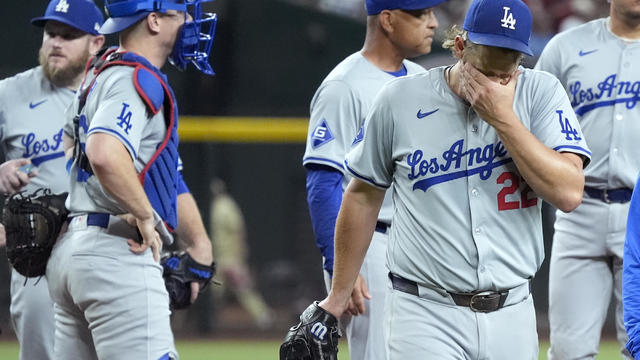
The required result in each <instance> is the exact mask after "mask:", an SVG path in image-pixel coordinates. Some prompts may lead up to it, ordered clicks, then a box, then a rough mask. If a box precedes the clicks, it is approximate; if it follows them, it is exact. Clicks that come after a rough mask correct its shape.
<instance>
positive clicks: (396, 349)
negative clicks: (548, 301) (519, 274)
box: [383, 284, 538, 360]
mask: <svg viewBox="0 0 640 360" xmlns="http://www.w3.org/2000/svg"><path fill="white" fill-rule="evenodd" d="M389 287H391V285H390V284H389ZM437 296H440V298H441V300H439V301H436V300H433V299H429V298H423V297H418V296H415V295H411V294H407V293H404V292H401V291H398V290H390V292H389V294H388V295H387V304H386V307H385V313H386V314H385V323H384V326H383V327H384V329H385V339H386V341H387V342H388V346H389V347H388V349H387V351H388V357H387V359H388V360H424V359H438V360H468V359H478V360H513V359H519V360H537V359H538V334H537V330H536V317H535V310H534V307H533V297H532V296H531V295H528V296H527V297H526V298H525V299H524V300H522V301H519V302H517V303H515V304H512V305H509V306H505V307H504V308H502V309H500V310H497V311H494V312H490V313H478V312H473V311H472V310H471V309H470V308H467V307H461V306H456V305H455V304H454V303H453V301H452V300H450V298H447V299H449V300H450V303H445V302H443V301H444V297H442V296H441V295H437ZM507 301H509V299H507Z"/></svg>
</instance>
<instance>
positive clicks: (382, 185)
mask: <svg viewBox="0 0 640 360" xmlns="http://www.w3.org/2000/svg"><path fill="white" fill-rule="evenodd" d="M344 167H345V168H346V169H347V170H348V171H349V172H350V173H351V175H353V176H354V177H356V178H358V179H360V180H363V181H366V182H368V183H369V184H371V185H373V186H376V187H379V188H383V189H388V188H389V185H384V184H378V183H377V182H375V180H373V179H371V178H368V177H366V176H364V175H360V174H358V173H357V172H356V171H355V170H353V169H352V168H350V167H349V163H347V160H345V161H344Z"/></svg>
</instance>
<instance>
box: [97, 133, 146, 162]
mask: <svg viewBox="0 0 640 360" xmlns="http://www.w3.org/2000/svg"><path fill="white" fill-rule="evenodd" d="M94 132H106V133H110V134H114V135H116V136H117V137H118V138H119V139H121V140H122V142H123V143H125V144H126V145H127V147H128V148H129V149H130V150H131V153H132V155H133V158H134V159H136V158H137V157H138V154H137V153H136V150H135V149H134V148H133V146H131V143H130V142H129V140H127V139H126V138H125V137H124V136H122V134H120V133H119V132H117V131H115V130H112V129H109V128H105V127H101V126H98V127H94V128H91V130H89V132H88V133H87V136H89V135H90V134H93V133H94Z"/></svg>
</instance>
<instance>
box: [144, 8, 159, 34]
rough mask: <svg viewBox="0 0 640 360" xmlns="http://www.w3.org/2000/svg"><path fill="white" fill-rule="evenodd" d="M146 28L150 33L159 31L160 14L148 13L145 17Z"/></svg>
mask: <svg viewBox="0 0 640 360" xmlns="http://www.w3.org/2000/svg"><path fill="white" fill-rule="evenodd" d="M145 20H146V23H147V29H149V32H151V33H152V34H157V33H159V32H160V15H158V13H156V12H152V13H149V15H147V17H146V19H145Z"/></svg>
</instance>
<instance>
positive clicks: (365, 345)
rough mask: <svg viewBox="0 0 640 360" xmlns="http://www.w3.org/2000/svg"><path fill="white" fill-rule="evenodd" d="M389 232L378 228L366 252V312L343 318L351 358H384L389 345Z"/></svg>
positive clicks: (362, 269)
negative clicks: (386, 315) (386, 329)
mask: <svg viewBox="0 0 640 360" xmlns="http://www.w3.org/2000/svg"><path fill="white" fill-rule="evenodd" d="M388 238H389V235H388V232H387V233H386V234H383V233H380V232H378V231H375V232H374V233H373V238H372V239H371V244H370V245H369V249H368V250H367V254H366V256H365V258H364V262H363V263H362V267H361V268H360V274H361V275H362V277H363V278H364V280H365V282H366V283H367V287H368V288H369V294H371V300H367V299H365V307H366V310H365V313H364V314H361V315H358V316H351V315H349V314H345V315H343V316H342V317H341V318H340V324H341V326H343V327H344V329H345V332H346V335H347V336H346V337H347V344H348V346H349V358H350V359H351V360H384V359H386V351H387V346H386V343H385V341H384V334H383V329H382V324H383V322H384V305H385V298H386V295H387V293H388V291H389V290H388V286H387V281H388V273H389V270H388V269H387V266H386V256H387V240H388ZM324 273H325V285H326V287H327V291H329V289H330V288H331V279H330V278H329V274H328V273H327V272H326V271H325V272H324Z"/></svg>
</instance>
